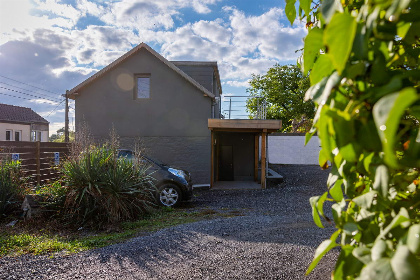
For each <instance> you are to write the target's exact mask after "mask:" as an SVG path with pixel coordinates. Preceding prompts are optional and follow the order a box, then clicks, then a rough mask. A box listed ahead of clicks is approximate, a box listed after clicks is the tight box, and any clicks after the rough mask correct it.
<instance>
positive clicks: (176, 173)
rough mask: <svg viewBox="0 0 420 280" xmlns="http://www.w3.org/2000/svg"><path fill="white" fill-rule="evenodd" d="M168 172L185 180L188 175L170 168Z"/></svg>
mask: <svg viewBox="0 0 420 280" xmlns="http://www.w3.org/2000/svg"><path fill="white" fill-rule="evenodd" d="M168 171H169V172H171V173H172V174H174V175H175V176H177V177H180V178H183V179H185V178H186V177H187V174H185V172H184V171H182V170H179V169H175V168H168Z"/></svg>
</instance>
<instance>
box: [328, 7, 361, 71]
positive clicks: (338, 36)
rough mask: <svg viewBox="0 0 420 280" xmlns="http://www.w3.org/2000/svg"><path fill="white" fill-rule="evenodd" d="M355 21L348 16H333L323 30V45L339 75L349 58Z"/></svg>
mask: <svg viewBox="0 0 420 280" xmlns="http://www.w3.org/2000/svg"><path fill="white" fill-rule="evenodd" d="M356 27H357V24H356V20H355V18H354V17H352V16H351V15H350V14H347V13H344V14H339V13H337V14H334V16H333V17H332V19H331V22H330V23H329V24H328V25H327V27H326V28H325V33H324V44H325V45H326V46H327V47H328V55H329V57H330V59H331V61H332V64H333V65H334V67H335V69H337V71H338V73H339V74H341V73H342V72H343V69H344V67H345V65H346V63H347V60H348V58H349V56H350V52H351V49H352V46H353V40H354V36H355V34H356Z"/></svg>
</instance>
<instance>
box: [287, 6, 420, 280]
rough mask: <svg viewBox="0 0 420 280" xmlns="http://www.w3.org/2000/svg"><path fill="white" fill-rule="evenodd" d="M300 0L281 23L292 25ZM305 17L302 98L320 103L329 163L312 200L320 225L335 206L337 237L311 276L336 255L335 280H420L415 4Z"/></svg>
mask: <svg viewBox="0 0 420 280" xmlns="http://www.w3.org/2000/svg"><path fill="white" fill-rule="evenodd" d="M295 3H296V0H286V9H285V12H286V15H287V16H288V18H289V20H290V22H291V23H292V22H293V21H294V20H295V18H296V14H297V12H296V8H295ZM299 16H300V17H301V19H306V22H307V24H306V26H307V27H308V29H309V30H308V35H307V36H306V38H305V45H304V53H303V62H302V65H301V66H302V68H303V71H304V73H308V72H309V73H310V82H311V87H310V88H309V90H308V91H307V93H306V99H311V100H313V101H315V103H316V104H317V105H318V108H317V112H316V115H315V117H314V121H313V129H312V131H311V134H307V141H309V139H310V137H311V135H312V133H314V132H315V131H317V132H318V135H319V137H320V140H321V146H322V150H321V152H320V156H319V163H320V165H321V166H322V167H323V168H326V167H328V162H331V163H332V165H333V166H332V168H331V173H330V176H329V179H328V182H327V186H328V191H327V192H325V193H324V194H323V195H322V196H317V197H312V198H311V200H310V203H311V205H312V208H313V217H314V221H315V223H316V224H317V225H318V226H319V227H323V225H322V222H321V219H320V217H324V218H326V212H324V211H323V205H324V202H325V201H326V200H329V201H332V202H333V205H332V209H331V210H332V216H333V219H334V223H335V226H336V228H337V231H336V232H335V233H334V234H333V235H332V236H331V238H330V239H328V240H325V241H324V242H322V243H321V244H320V245H319V247H318V249H317V250H316V253H315V257H314V260H313V262H312V264H311V265H310V267H309V268H308V271H307V272H308V273H309V272H310V271H311V270H312V269H313V268H314V267H315V266H316V264H317V263H318V262H319V260H320V259H321V258H322V257H323V256H324V255H325V254H326V253H327V252H328V251H329V250H331V249H332V248H334V247H337V246H338V247H341V253H340V256H339V258H338V260H337V263H336V266H335V270H334V272H333V275H332V277H333V279H355V278H357V279H397V280H399V279H418V277H419V275H420V211H419V210H420V209H419V206H420V191H419V184H420V177H419V167H420V129H419V119H420V94H419V90H420V88H419V85H420V69H419V55H420V48H419V44H420V41H419V37H420V1H419V0H404V1H390V0H383V1H378V0H365V1H360V0H341V1H337V0H322V1H320V2H319V3H314V4H312V2H311V1H308V0H300V2H299Z"/></svg>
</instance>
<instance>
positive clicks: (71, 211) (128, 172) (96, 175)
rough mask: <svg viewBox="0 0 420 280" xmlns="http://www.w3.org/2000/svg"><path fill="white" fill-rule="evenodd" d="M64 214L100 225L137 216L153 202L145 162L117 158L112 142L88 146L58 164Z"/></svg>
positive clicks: (80, 220) (147, 209) (87, 222)
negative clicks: (63, 188)
mask: <svg viewBox="0 0 420 280" xmlns="http://www.w3.org/2000/svg"><path fill="white" fill-rule="evenodd" d="M62 169H63V170H62V172H63V181H64V184H65V186H66V188H67V193H66V198H65V202H64V214H65V216H66V217H67V218H69V219H70V220H71V221H75V222H76V223H77V224H80V225H84V224H91V225H95V226H102V225H105V224H113V223H117V222H121V221H126V220H131V219H136V218H139V216H142V215H144V214H145V213H147V212H149V211H150V210H151V207H152V206H153V202H154V197H153V186H152V184H151V178H150V177H149V176H148V175H147V173H146V170H147V166H143V165H141V164H134V163H133V162H132V161H130V160H127V159H125V158H118V150H117V149H116V148H115V146H114V147H113V146H112V145H109V144H105V145H103V146H100V147H95V146H90V147H89V148H87V149H86V150H85V151H84V152H82V153H80V154H79V155H78V156H75V155H73V156H72V157H70V158H69V159H68V160H67V161H66V162H65V163H64V164H63V167H62Z"/></svg>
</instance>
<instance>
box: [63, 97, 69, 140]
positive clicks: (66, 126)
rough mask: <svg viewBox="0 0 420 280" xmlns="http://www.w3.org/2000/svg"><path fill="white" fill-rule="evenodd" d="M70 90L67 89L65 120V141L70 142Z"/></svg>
mask: <svg viewBox="0 0 420 280" xmlns="http://www.w3.org/2000/svg"><path fill="white" fill-rule="evenodd" d="M68 93H69V91H68V90H66V94H65V97H66V110H65V120H64V142H66V143H68V142H70V139H69V94H68Z"/></svg>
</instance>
